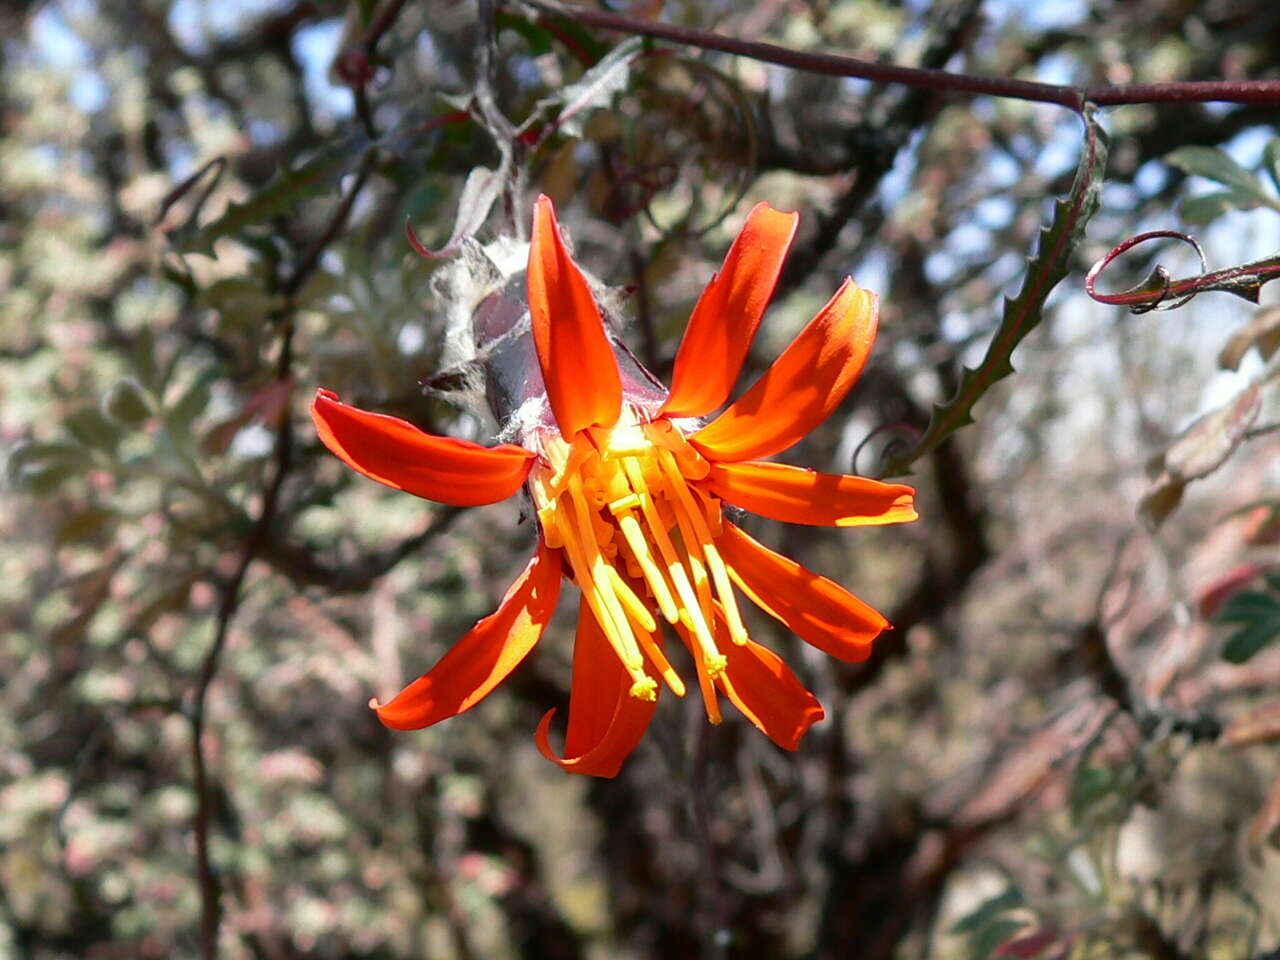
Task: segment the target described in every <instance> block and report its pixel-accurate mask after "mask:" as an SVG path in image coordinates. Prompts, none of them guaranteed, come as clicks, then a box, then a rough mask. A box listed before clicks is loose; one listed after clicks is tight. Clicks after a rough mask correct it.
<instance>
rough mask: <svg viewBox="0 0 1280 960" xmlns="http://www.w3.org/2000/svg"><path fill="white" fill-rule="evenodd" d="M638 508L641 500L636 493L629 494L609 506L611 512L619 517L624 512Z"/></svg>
mask: <svg viewBox="0 0 1280 960" xmlns="http://www.w3.org/2000/svg"><path fill="white" fill-rule="evenodd" d="M638 506H640V498H639V497H638V496H636V495H635V494H634V493H628V494H627V495H626V496H625V497H619V498H618V499H617V500H615V501H613V503H611V504H609V512H610V513H612V514H613V515H614V516H617V515H618V514H620V513H622V512H623V511H624V510H632V509H634V508H636V507H638Z"/></svg>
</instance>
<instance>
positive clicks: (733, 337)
mask: <svg viewBox="0 0 1280 960" xmlns="http://www.w3.org/2000/svg"><path fill="white" fill-rule="evenodd" d="M799 222H800V216H799V214H795V213H783V212H781V211H779V210H775V209H773V207H771V206H769V205H768V204H767V203H757V204H756V205H755V206H754V207H753V208H752V210H751V212H750V213H749V214H747V222H746V223H745V224H743V227H742V232H741V233H739V234H738V238H737V239H736V240H734V241H733V246H731V247H730V248H729V252H728V254H727V255H726V256H725V258H724V265H723V266H722V267H721V268H720V272H719V273H717V274H716V275H715V276H714V277H712V278H711V282H710V283H709V284H707V288H706V289H705V290H703V291H702V296H701V297H699V298H698V303H697V305H696V306H695V307H694V308H693V316H691V317H690V318H689V326H688V327H686V328H685V331H684V339H683V340H681V341H680V349H679V351H677V352H676V361H675V369H674V370H673V372H672V377H671V395H670V396H669V397H667V401H666V403H664V404H663V405H662V411H661V413H662V414H663V415H665V416H668V417H701V416H705V415H706V414H708V413H710V412H711V411H712V410H715V409H716V408H717V407H719V406H720V405H721V404H722V403H724V402H725V401H726V400H728V399H729V393H730V391H732V390H733V385H734V383H736V382H737V379H738V374H739V373H740V372H741V371H742V362H743V361H744V360H745V359H746V356H747V351H748V350H750V349H751V341H752V340H754V339H755V336H756V329H757V328H758V327H759V326H760V319H761V318H762V317H763V316H764V311H765V308H766V307H768V305H769V300H770V298H772V297H773V291H774V288H775V287H777V285H778V277H779V276H780V275H781V273H782V265H783V263H784V262H785V261H786V259H787V252H788V251H789V250H790V249H791V240H792V238H793V237H795V233H796V224H797V223H799Z"/></svg>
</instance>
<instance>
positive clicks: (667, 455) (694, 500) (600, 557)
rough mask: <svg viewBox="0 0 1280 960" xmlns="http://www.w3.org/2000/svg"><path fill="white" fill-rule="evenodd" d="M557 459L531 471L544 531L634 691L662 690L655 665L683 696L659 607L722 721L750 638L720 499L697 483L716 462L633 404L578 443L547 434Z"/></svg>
mask: <svg viewBox="0 0 1280 960" xmlns="http://www.w3.org/2000/svg"><path fill="white" fill-rule="evenodd" d="M539 439H540V441H541V447H542V453H543V456H544V459H545V462H543V463H540V464H539V465H538V466H537V467H535V468H534V470H533V472H532V473H531V474H530V477H529V481H530V487H531V489H532V491H533V500H534V504H535V506H536V507H537V511H538V520H539V522H540V523H541V525H542V530H543V536H544V538H545V540H546V542H547V545H548V546H550V547H558V548H560V547H562V548H563V549H564V551H565V553H566V554H567V555H568V560H569V566H570V567H571V568H572V570H573V574H574V578H575V579H576V580H577V582H578V586H579V587H580V588H581V589H582V595H583V598H584V599H585V601H586V603H587V604H588V605H589V606H590V608H591V612H592V614H593V615H594V616H595V618H596V621H597V623H599V625H600V628H601V630H602V631H603V632H604V634H605V636H606V637H607V638H608V640H609V643H610V645H611V646H612V647H613V649H614V651H615V652H616V653H617V655H618V658H619V659H620V660H621V662H622V664H623V666H624V667H626V670H627V672H628V673H629V674H630V675H631V678H632V681H633V682H632V685H631V695H632V696H634V697H638V698H640V699H643V700H653V699H655V698H656V696H657V682H656V681H655V680H654V679H653V678H652V677H651V676H650V675H649V674H648V672H646V670H645V664H646V662H647V663H649V664H652V666H653V667H654V669H655V671H656V672H657V673H658V674H659V675H661V676H662V678H663V679H664V680H665V681H666V683H667V685H668V686H669V687H670V688H671V690H672V691H673V692H674V693H676V694H677V695H680V696H682V695H683V694H684V684H683V682H682V681H681V680H680V677H679V676H678V675H677V674H676V673H675V671H674V670H673V669H672V668H671V664H670V663H669V662H668V660H667V658H666V656H665V655H664V653H663V651H662V647H661V644H660V642H659V639H658V623H657V620H656V618H655V615H654V612H655V607H656V611H657V612H658V613H660V614H661V616H662V618H663V619H665V620H666V621H667V622H668V623H670V624H672V625H673V626H674V627H675V628H676V630H677V632H679V633H680V635H681V636H682V637H683V638H684V639H685V642H686V643H687V644H688V645H689V649H690V652H691V653H692V655H693V660H694V663H695V665H696V668H697V672H698V681H699V686H700V687H701V689H702V693H703V696H704V698H705V699H706V701H707V712H708V714H709V715H710V716H711V718H712V720H713V721H716V722H718V721H719V716H720V715H719V708H718V707H717V706H716V705H715V692H714V681H715V679H716V678H717V677H719V676H720V674H722V673H723V672H724V669H725V666H726V664H727V662H728V661H727V659H726V658H725V656H724V654H723V653H721V652H720V649H719V647H718V646H717V645H716V633H717V632H718V631H717V623H718V622H719V624H720V630H719V632H720V634H721V636H722V637H723V636H724V635H725V633H726V632H727V635H728V637H729V638H730V639H731V641H732V642H734V643H738V644H742V643H746V641H747V631H746V629H745V627H743V625H742V618H741V616H740V614H739V612H738V606H737V602H736V601H735V599H734V595H733V586H732V582H731V580H730V577H729V571H728V568H727V567H726V566H725V563H724V560H723V559H722V558H721V556H720V552H719V550H717V549H716V546H715V538H716V537H717V536H719V534H720V531H721V523H722V521H721V510H720V501H719V500H718V499H716V498H715V497H713V496H711V495H709V494H707V493H704V492H703V491H702V490H700V489H698V488H697V487H696V486H692V485H691V484H690V481H692V480H699V479H701V478H703V477H705V476H706V475H707V473H708V471H709V469H710V468H709V466H708V464H707V462H706V460H704V459H703V458H702V456H701V455H700V454H699V453H698V452H697V451H696V450H695V449H694V448H693V447H691V446H690V445H689V443H688V441H686V440H685V438H684V435H683V434H682V433H681V432H680V431H679V429H677V428H676V427H675V426H674V425H673V424H671V423H670V422H669V421H667V420H656V421H652V422H644V421H642V420H641V419H640V415H639V414H638V413H637V412H636V411H635V410H634V409H632V408H630V407H628V408H627V409H626V410H624V412H623V415H622V417H621V418H620V419H619V420H618V423H617V424H615V425H614V426H613V427H612V428H608V429H605V428H599V427H593V428H591V429H588V430H584V431H582V432H580V433H579V434H578V435H577V436H576V437H575V438H574V439H573V441H572V442H566V441H565V440H564V439H563V438H562V437H561V436H559V435H558V434H555V433H552V432H550V431H544V432H543V433H542V434H541V436H540V437H539Z"/></svg>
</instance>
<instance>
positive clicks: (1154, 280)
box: [1084, 230, 1212, 313]
mask: <svg viewBox="0 0 1280 960" xmlns="http://www.w3.org/2000/svg"><path fill="white" fill-rule="evenodd" d="M1148 240H1180V241H1182V242H1183V243H1187V244H1190V245H1191V247H1192V249H1194V250H1195V252H1196V256H1198V257H1199V258H1200V273H1199V274H1197V275H1196V276H1194V277H1190V278H1188V279H1186V280H1179V281H1178V282H1177V284H1176V286H1177V288H1178V293H1179V294H1180V297H1179V299H1178V300H1176V301H1175V302H1173V303H1166V302H1165V300H1166V298H1167V297H1168V296H1169V294H1170V293H1172V292H1173V291H1174V287H1175V284H1174V281H1173V277H1172V276H1171V275H1170V274H1169V271H1168V270H1166V269H1165V268H1164V267H1163V266H1161V265H1159V264H1157V265H1156V267H1155V269H1153V270H1152V271H1151V273H1150V275H1149V276H1148V277H1147V279H1146V280H1144V281H1142V283H1139V284H1137V285H1136V286H1133V287H1130V288H1129V289H1128V290H1125V291H1122V292H1120V293H1099V292H1098V278H1099V276H1101V274H1102V271H1104V270H1105V269H1107V267H1108V266H1110V265H1111V262H1112V261H1113V260H1115V259H1116V258H1117V257H1119V256H1122V255H1123V254H1125V253H1127V252H1128V251H1130V250H1132V249H1133V248H1134V247H1136V246H1138V245H1139V244H1142V243H1146V242H1147V241H1148ZM1208 266H1209V265H1208V261H1207V260H1206V259H1205V256H1204V249H1203V248H1202V247H1201V246H1200V243H1199V241H1197V240H1196V238H1195V237H1193V236H1191V235H1190V234H1188V233H1183V232H1182V231H1180V230H1151V231H1149V232H1147V233H1140V234H1138V235H1137V236H1136V237H1130V238H1129V239H1128V240H1126V241H1124V242H1123V243H1121V244H1119V245H1118V246H1115V247H1113V248H1112V249H1111V250H1110V251H1109V252H1108V253H1107V255H1106V256H1105V257H1103V258H1102V259H1101V260H1099V261H1098V262H1097V263H1095V264H1094V265H1093V266H1092V267H1090V268H1089V272H1088V273H1087V274H1086V275H1085V278H1084V289H1085V292H1086V293H1088V294H1089V296H1091V297H1092V298H1093V299H1094V300H1097V301H1098V302H1099V303H1110V304H1115V305H1119V306H1126V307H1128V308H1129V311H1130V312H1131V313H1148V312H1149V311H1152V310H1174V309H1177V308H1178V307H1181V306H1182V305H1183V304H1185V303H1187V302H1188V301H1190V300H1192V299H1193V298H1194V297H1195V296H1196V294H1198V293H1202V292H1204V291H1203V290H1202V289H1200V288H1199V287H1197V286H1196V284H1195V281H1197V280H1201V279H1203V278H1208V277H1211V276H1212V275H1211V274H1209V273H1208ZM1157 284H1158V286H1157Z"/></svg>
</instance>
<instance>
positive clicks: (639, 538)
mask: <svg viewBox="0 0 1280 960" xmlns="http://www.w3.org/2000/svg"><path fill="white" fill-rule="evenodd" d="M633 496H634V494H633ZM636 502H637V503H639V502H640V498H639V497H636ZM618 525H619V526H620V527H621V528H622V535H623V537H625V538H626V541H627V545H628V546H629V547H630V548H631V555H632V556H633V557H634V558H635V561H636V563H637V564H639V566H640V571H641V573H643V574H644V580H645V583H647V584H649V589H650V590H652V591H653V599H655V600H656V601H658V609H659V610H661V611H662V616H663V617H664V618H665V619H666V621H667V622H668V623H675V622H676V621H677V620H679V619H680V610H679V608H678V607H677V606H676V601H675V598H674V597H673V596H671V590H670V588H669V587H668V586H667V580H666V578H665V577H664V576H663V575H662V571H661V570H659V569H658V565H657V564H656V563H655V562H654V560H653V552H652V551H651V550H650V549H649V541H647V540H646V539H645V538H644V533H643V531H641V529H640V524H639V522H638V521H637V520H636V518H635V517H633V516H631V514H629V513H624V514H623V515H622V516H620V517H618Z"/></svg>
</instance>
